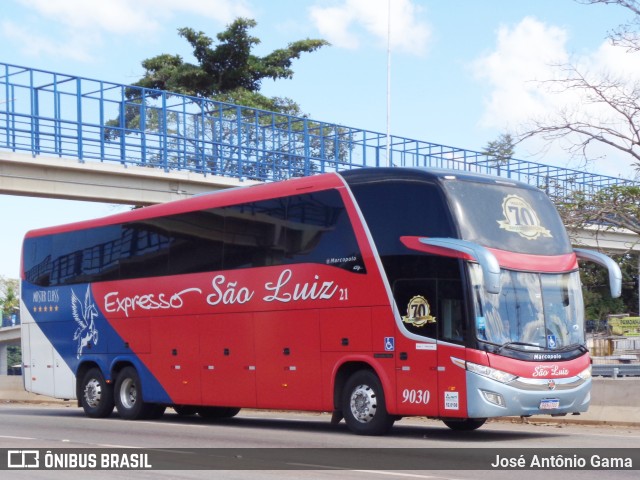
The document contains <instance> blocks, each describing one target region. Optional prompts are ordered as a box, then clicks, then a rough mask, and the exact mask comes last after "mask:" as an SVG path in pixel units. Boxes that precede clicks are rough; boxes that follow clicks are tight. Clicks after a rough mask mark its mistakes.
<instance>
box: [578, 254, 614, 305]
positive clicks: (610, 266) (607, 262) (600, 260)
mask: <svg viewBox="0 0 640 480" xmlns="http://www.w3.org/2000/svg"><path fill="white" fill-rule="evenodd" d="M573 251H574V252H576V256H577V257H578V258H579V259H580V260H588V261H590V262H593V263H597V264H598V265H602V266H603V267H605V268H606V269H607V270H608V271H609V288H610V289H611V296H612V297H613V298H618V297H619V296H620V295H622V272H621V271H620V267H619V266H618V264H617V263H616V262H614V261H613V260H612V259H611V258H610V257H607V256H606V255H604V254H602V253H600V252H595V251H593V250H585V249H583V248H575V249H574V250H573Z"/></svg>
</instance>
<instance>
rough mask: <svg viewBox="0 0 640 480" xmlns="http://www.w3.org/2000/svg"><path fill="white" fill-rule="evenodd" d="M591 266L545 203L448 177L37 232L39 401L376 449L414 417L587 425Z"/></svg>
mask: <svg viewBox="0 0 640 480" xmlns="http://www.w3.org/2000/svg"><path fill="white" fill-rule="evenodd" d="M578 259H586V260H591V261H595V262H597V263H599V264H601V265H604V266H605V267H607V268H608V269H609V277H610V280H611V291H612V295H614V296H616V295H619V294H620V281H621V276H620V270H619V268H618V267H617V265H616V264H615V263H614V262H613V261H612V260H611V259H609V258H608V257H606V256H604V255H602V254H599V253H597V252H590V251H585V250H574V249H573V248H572V246H571V243H570V241H569V238H568V236H567V233H566V231H565V228H564V227H563V224H562V222H561V220H560V218H559V216H558V214H557V212H556V210H555V209H554V207H553V205H552V203H551V202H550V201H549V199H548V198H547V196H546V195H545V194H544V192H542V191H540V190H538V189H536V188H534V187H531V186H528V185H526V184H523V183H518V182H515V181H511V180H506V179H502V178H495V177H489V176H482V175H475V174H469V173H464V172H458V171H441V170H431V169H405V168H378V169H360V170H352V171H348V172H342V173H329V174H322V175H316V176H312V177H306V178H299V179H292V180H287V181H283V182H278V183H270V184H264V185H259V186H251V187H242V188H236V189H229V190H224V191H218V192H214V193H211V194H205V195H200V196H195V197H192V198H189V199H186V200H180V201H176V202H170V203H166V204H161V205H155V206H150V207H146V208H141V209H136V210H131V211H128V212H125V213H120V214H116V215H112V216H109V217H106V218H101V219H96V220H90V221H85V222H80V223H75V224H70V225H63V226H58V227H52V228H45V229H41V230H36V231H31V232H29V233H28V234H27V235H26V237H25V240H24V245H23V258H22V273H21V275H22V295H21V302H22V329H23V330H22V339H23V340H22V341H23V347H22V352H23V357H24V361H23V363H24V380H25V388H26V390H28V391H31V392H35V393H39V394H43V395H48V396H53V397H57V398H65V399H77V401H78V405H79V406H81V407H82V408H83V409H84V411H85V413H86V414H87V415H88V416H90V417H106V416H109V415H111V414H112V411H113V410H114V407H115V408H116V409H117V412H118V414H119V416H120V417H122V418H124V419H141V418H157V417H159V416H161V415H162V414H163V413H164V411H165V409H166V408H167V407H172V408H174V409H175V411H176V412H177V413H178V414H182V415H187V414H196V413H197V414H199V415H201V416H203V417H208V418H211V417H213V418H215V417H231V416H234V415H235V414H237V413H238V411H239V410H240V409H241V408H251V409H262V408H268V409H282V410H289V409H295V410H306V411H318V412H332V413H333V416H332V421H333V422H340V421H341V420H342V419H344V420H345V422H346V424H347V425H348V427H349V429H350V430H352V431H353V432H355V433H358V434H374V435H375V434H384V433H386V432H387V431H388V430H389V429H390V428H391V427H392V425H393V423H394V421H395V420H397V419H398V418H400V417H404V416H414V415H415V416H424V417H430V418H436V419H441V420H442V421H444V423H445V424H446V425H447V426H449V427H450V428H453V429H458V430H472V429H475V428H478V427H480V426H481V425H482V424H483V423H484V422H485V420H486V419H487V418H491V417H502V416H514V415H516V416H530V415H537V414H551V415H566V414H569V413H579V412H584V411H586V410H587V408H588V406H589V398H590V388H591V375H590V372H591V370H590V358H589V353H588V351H587V348H586V347H585V336H584V316H583V315H584V314H583V310H584V309H583V301H582V294H581V284H580V279H579V272H578Z"/></svg>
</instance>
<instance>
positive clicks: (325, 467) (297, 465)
mask: <svg viewBox="0 0 640 480" xmlns="http://www.w3.org/2000/svg"><path fill="white" fill-rule="evenodd" d="M287 465H292V466H294V467H313V468H319V469H326V470H343V471H348V472H358V473H370V474H376V475H394V476H396V477H410V478H443V477H439V476H438V477H434V476H433V475H421V474H418V473H403V472H388V471H386V470H355V469H351V468H343V467H332V466H331V465H314V464H312V463H287ZM450 480H453V479H450Z"/></svg>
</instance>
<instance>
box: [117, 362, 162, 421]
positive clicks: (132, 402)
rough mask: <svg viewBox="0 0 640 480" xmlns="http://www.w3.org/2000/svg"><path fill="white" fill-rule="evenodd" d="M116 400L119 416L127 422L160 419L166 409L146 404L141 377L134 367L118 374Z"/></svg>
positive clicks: (124, 369)
mask: <svg viewBox="0 0 640 480" xmlns="http://www.w3.org/2000/svg"><path fill="white" fill-rule="evenodd" d="M114 399H115V404H116V408H117V409H118V414H119V415H120V417H121V418H124V419H125V420H143V419H149V418H160V417H161V416H162V415H163V414H164V410H165V408H166V407H165V406H163V405H157V404H154V403H145V402H144V399H143V398H142V384H141V383H140V376H139V375H138V372H137V371H136V369H135V368H133V367H125V368H123V369H122V370H121V371H120V373H119V374H118V378H117V379H116V386H115V390H114Z"/></svg>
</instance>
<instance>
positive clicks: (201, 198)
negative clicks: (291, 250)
mask: <svg viewBox="0 0 640 480" xmlns="http://www.w3.org/2000/svg"><path fill="white" fill-rule="evenodd" d="M340 177H343V178H344V180H346V181H347V182H348V183H368V182H377V181H385V180H411V179H418V178H420V179H423V180H433V181H443V180H449V179H458V180H466V181H473V182H484V183H502V184H510V185H517V186H518V187H521V188H527V189H535V187H532V186H530V185H527V184H525V183H522V182H517V181H512V180H509V179H501V178H499V177H493V176H489V175H481V174H475V173H470V172H462V171H458V170H445V169H435V168H404V167H400V168H398V167H392V168H360V169H354V170H348V171H343V172H339V174H337V173H327V174H320V175H313V176H310V177H301V178H295V179H290V180H283V181H281V182H273V183H265V184H260V185H252V186H247V187H240V188H229V189H224V190H218V191H213V192H211V193H205V194H200V195H195V196H193V197H190V198H187V199H182V200H175V201H172V202H167V203H162V204H157V205H152V206H149V207H144V208H139V209H135V210H131V211H127V212H122V213H117V214H115V215H109V216H106V217H101V218H96V219H91V220H84V221H80V222H75V223H69V224H64V225H58V226H52V227H45V228H41V229H35V230H31V231H29V232H27V234H26V235H25V238H31V237H39V236H42V235H51V234H56V233H62V232H69V231H74V230H82V229H87V228H94V227H99V226H105V225H113V224H117V223H123V222H135V221H139V220H145V219H148V218H154V217H160V216H165V215H174V214H178V213H184V212H189V211H196V210H202V209H207V208H215V207H220V206H225V205H233V204H236V203H243V202H251V201H257V200H261V199H266V198H271V197H275V196H280V195H295V194H296V193H299V192H301V191H304V192H313V191H318V190H325V189H328V188H340V187H342V186H344V183H343V180H342V179H341V178H340Z"/></svg>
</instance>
